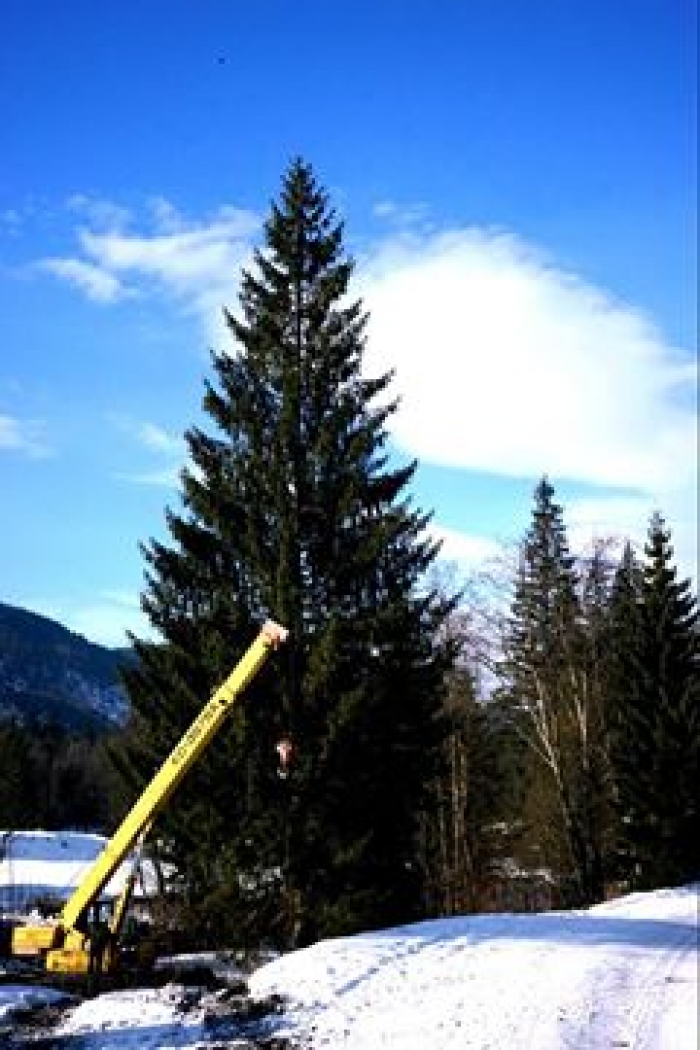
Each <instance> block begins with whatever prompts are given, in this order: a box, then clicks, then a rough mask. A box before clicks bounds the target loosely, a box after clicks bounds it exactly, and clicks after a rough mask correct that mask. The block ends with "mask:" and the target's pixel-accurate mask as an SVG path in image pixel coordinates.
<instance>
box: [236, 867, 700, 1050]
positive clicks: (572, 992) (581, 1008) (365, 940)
mask: <svg viewBox="0 0 700 1050" xmlns="http://www.w3.org/2000/svg"><path fill="white" fill-rule="evenodd" d="M697 981H698V886H693V887H687V888H683V889H677V890H664V891H659V892H657V893H652V894H636V895H634V896H630V897H627V898H623V899H621V900H619V901H615V902H611V903H608V904H605V905H602V906H600V907H597V908H592V909H590V910H589V911H582V912H561V913H543V914H540V915H513V916H509V915H498V916H495V915H483V916H472V917H463V918H456V919H450V920H442V921H436V922H426V923H420V924H418V925H415V926H408V927H405V928H402V929H395V930H384V931H379V932H376V933H369V934H364V935H361V936H358V937H351V938H343V939H338V940H332V941H327V942H323V943H320V944H317V945H314V946H313V947H311V948H308V949H305V950H304V951H301V952H295V953H292V954H289V955H287V956H284V957H282V958H280V959H279V960H277V961H276V962H273V963H271V964H270V965H268V966H266V967H264V968H263V969H261V970H259V971H258V972H257V973H255V974H254V975H253V976H252V978H251V981H250V987H251V991H252V992H253V994H255V995H259V996H267V995H270V994H273V993H275V994H279V995H282V996H284V997H285V998H286V999H287V1000H288V1003H289V1007H288V1011H287V1013H286V1015H285V1020H284V1022H283V1025H282V1026H281V1028H280V1030H279V1034H286V1035H289V1036H301V1035H302V1034H303V1035H305V1036H306V1037H307V1039H309V1040H310V1041H309V1042H308V1043H307V1042H305V1043H304V1046H305V1047H307V1046H308V1047H309V1048H320V1047H326V1048H329V1047H342V1048H344V1050H379V1048H380V1047H381V1048H382V1050H387V1048H395V1050H399V1048H400V1050H466V1048H468V1047H479V1048H493V1050H500V1048H504V1047H507V1048H508V1050H519V1048H522V1050H526V1048H527V1050H533V1048H536V1050H561V1047H564V1046H567V1047H575V1048H577V1050H578V1048H582V1047H586V1048H587V1050H603V1048H605V1050H609V1048H610V1047H611V1046H620V1047H622V1046H628V1047H634V1048H636V1050H660V1048H663V1050H696V1048H697V1017H698V1012H697V1011H698V990H697Z"/></svg>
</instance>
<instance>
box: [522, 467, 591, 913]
mask: <svg viewBox="0 0 700 1050" xmlns="http://www.w3.org/2000/svg"><path fill="white" fill-rule="evenodd" d="M597 571H598V570H597V569H596V573H597ZM598 586H599V581H598V580H597V579H596V577H595V576H590V574H589V587H588V588H587V607H584V605H583V603H582V600H581V596H580V593H579V592H580V590H581V581H580V579H579V576H578V573H577V571H576V568H575V565H574V559H573V558H572V556H571V554H570V552H569V546H568V540H567V536H566V529H565V525H564V521H563V513H562V508H561V506H560V505H559V504H558V503H556V502H555V500H554V489H553V487H552V485H551V484H550V483H549V481H548V480H547V479H546V478H543V479H542V480H541V481H540V483H539V484H538V486H537V488H536V490H535V507H534V511H533V521H532V525H531V527H530V529H529V531H528V533H527V535H526V537H525V540H524V543H523V544H522V548H521V559H520V566H519V570H518V576H517V579H516V584H515V592H514V599H513V604H512V611H511V618H510V624H509V627H508V630H507V637H506V644H505V653H506V662H505V666H504V676H505V683H506V695H507V697H508V700H509V703H510V706H511V709H512V712H513V719H514V722H515V724H516V725H517V726H518V727H519V730H520V732H521V733H522V734H523V736H524V738H525V739H526V741H527V742H528V744H529V749H530V753H531V755H532V758H533V761H534V763H535V764H534V767H533V769H532V773H531V776H532V782H533V783H534V784H535V785H537V782H538V780H541V773H542V771H544V772H545V774H546V777H547V779H546V781H545V782H544V783H543V784H540V785H539V786H538V789H537V790H538V793H539V792H541V791H542V789H543V788H544V790H545V806H544V810H543V811H545V812H548V813H549V814H550V815H552V816H555V817H558V821H557V824H558V828H557V830H558V837H559V840H560V841H561V843H562V846H563V857H565V858H568V859H567V860H565V861H562V860H561V859H560V858H559V857H557V853H558V850H557V849H556V847H554V848H553V847H550V860H551V863H552V866H553V867H555V868H556V867H559V865H562V867H561V868H560V870H559V871H558V872H557V874H559V875H560V876H565V877H566V878H567V880H568V883H569V886H570V894H571V900H572V902H573V903H591V902H593V901H596V900H600V899H601V898H602V896H603V891H604V887H603V877H604V873H603V844H602V838H603V826H602V815H601V809H602V800H603V794H604V788H603V779H604V775H603V753H604V749H603V728H602V716H601V705H602V696H601V689H600V683H599V682H598V679H597V667H596V661H595V645H594V643H593V639H596V640H597V631H596V632H595V633H594V634H592V635H589V632H588V624H587V622H586V615H585V614H586V611H590V608H591V607H592V606H591V603H592V597H591V593H592V592H595V589H596V588H597V587H598ZM593 605H594V606H595V607H596V608H597V601H596V602H595V603H593ZM546 794H549V799H547V798H546ZM540 808H542V804H541V803H540ZM551 830H552V829H551V828H545V829H542V831H543V834H542V840H543V841H545V838H547V837H549V838H551ZM535 834H537V832H535Z"/></svg>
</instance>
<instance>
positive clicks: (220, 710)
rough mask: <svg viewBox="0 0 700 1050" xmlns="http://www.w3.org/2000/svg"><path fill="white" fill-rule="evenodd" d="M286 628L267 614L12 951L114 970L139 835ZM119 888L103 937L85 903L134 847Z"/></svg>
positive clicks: (61, 967) (53, 966) (18, 933)
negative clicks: (94, 851) (81, 867)
mask: <svg viewBox="0 0 700 1050" xmlns="http://www.w3.org/2000/svg"><path fill="white" fill-rule="evenodd" d="M286 637H287V631H286V630H285V629H284V627H281V626H280V625H279V624H277V623H274V622H273V621H271V620H268V621H267V622H266V623H264V624H263V626H262V628H261V629H260V632H259V634H258V636H257V638H256V639H255V640H254V641H253V643H252V644H251V645H250V647H249V648H248V649H247V651H246V652H245V653H244V655H243V656H242V657H241V659H240V660H239V662H238V663H237V664H236V666H235V667H234V669H233V671H232V672H231V674H230V675H229V676H228V678H227V679H226V680H225V681H224V682H223V684H222V685H220V686H219V688H218V689H217V690H216V691H215V692H214V694H213V695H212V697H211V698H210V700H209V702H208V703H207V704H206V706H205V707H203V708H202V710H201V711H200V713H199V715H198V716H197V718H196V719H195V720H194V722H193V723H192V725H191V726H190V727H189V729H188V730H187V731H186V732H185V734H184V735H183V736H182V738H181V739H180V741H179V742H178V743H177V745H176V746H175V747H174V748H173V750H172V751H171V752H170V755H169V756H168V757H167V758H166V760H165V761H164V762H163V764H162V766H161V767H160V769H159V770H158V772H157V773H156V774H155V776H154V777H153V779H152V780H151V782H150V783H149V784H148V785H147V786H146V788H145V789H144V791H143V792H142V794H141V795H140V797H139V798H138V800H137V801H136V803H135V804H134V805H133V806H132V808H131V809H130V811H129V812H128V813H127V815H126V816H125V818H124V820H123V821H122V823H121V824H120V825H119V827H118V828H117V830H116V831H115V832H114V834H113V835H112V837H111V839H109V841H108V842H107V844H106V845H105V847H104V849H103V850H102V852H101V853H100V855H99V856H98V857H97V859H96V860H95V862H94V863H93V865H92V866H91V867H90V868H89V869H88V871H87V873H86V874H85V876H84V877H83V879H82V880H81V882H80V883H79V885H78V886H77V887H76V889H75V891H74V892H73V894H72V895H71V897H70V898H69V899H68V900H67V902H66V904H65V906H64V908H63V910H62V912H61V914H60V915H59V916H58V918H57V919H55V920H52V921H49V922H46V923H43V924H40V925H39V924H37V925H19V926H15V927H14V929H13V930H12V936H11V953H12V955H13V956H31V957H37V956H39V957H41V958H42V959H43V960H44V965H45V968H46V970H47V971H48V972H49V973H53V974H57V975H58V974H67V975H76V976H80V975H87V974H89V973H91V972H93V971H94V969H98V970H99V971H100V972H101V973H109V972H113V971H114V970H115V968H116V966H117V963H118V956H119V952H118V935H119V932H120V926H121V923H122V922H123V918H124V914H125V912H126V905H127V900H128V896H129V894H130V892H131V889H132V888H133V884H134V881H135V879H136V877H137V873H138V866H139V863H140V855H141V850H142V848H143V840H144V838H145V836H146V834H147V833H148V831H149V829H150V827H151V825H152V823H153V821H154V820H155V818H156V816H157V814H158V813H159V812H160V810H161V809H162V808H163V806H164V805H165V804H166V802H167V801H168V799H169V798H170V796H171V795H172V793H173V792H174V791H175V789H176V788H177V786H178V784H179V783H180V782H181V780H182V779H183V777H184V776H185V774H186V773H187V771H188V770H189V769H190V768H191V767H192V765H193V764H194V763H195V762H196V760H197V759H198V758H199V756H200V755H201V754H202V752H203V751H204V749H205V748H206V747H207V745H208V744H209V742H210V741H211V740H212V738H213V737H214V735H215V734H216V733H217V731H218V729H219V727H220V726H221V724H222V722H223V721H224V719H225V718H226V716H227V715H228V713H229V711H230V710H231V708H232V707H233V705H234V703H235V701H236V698H237V697H238V695H239V694H240V693H241V692H242V691H243V689H245V687H246V686H247V685H248V683H249V682H250V681H251V679H252V678H253V677H254V676H255V675H256V674H257V672H258V671H259V670H260V668H261V667H262V665H263V664H264V663H265V661H266V659H267V657H268V655H269V654H270V652H271V651H272V650H274V649H277V648H278V646H279V645H280V644H281V643H282V642H284V641H285V639H286ZM134 847H135V852H134V857H133V860H132V865H131V868H130V872H129V875H128V877H127V879H126V883H125V886H124V890H123V891H122V894H121V895H120V897H119V899H118V900H117V902H116V905H115V908H114V911H113V915H112V920H111V923H110V924H109V925H108V928H107V930H106V931H104V930H103V933H104V932H106V934H107V935H106V936H103V935H102V934H100V935H99V940H98V934H97V933H96V931H95V929H94V928H93V929H91V928H90V924H89V922H88V916H89V911H90V909H91V908H92V907H93V906H94V905H95V904H96V902H97V901H98V900H99V897H100V894H101V892H102V890H103V888H104V887H105V885H106V884H107V882H109V880H110V878H111V877H112V875H113V874H114V872H115V871H116V869H117V868H118V867H119V865H120V864H121V863H122V862H123V861H124V860H125V859H126V857H127V856H128V855H129V853H130V851H132V850H134Z"/></svg>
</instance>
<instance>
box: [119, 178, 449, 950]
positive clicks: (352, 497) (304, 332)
mask: <svg viewBox="0 0 700 1050" xmlns="http://www.w3.org/2000/svg"><path fill="white" fill-rule="evenodd" d="M352 265H353V264H352V262H351V261H350V260H349V259H348V258H347V256H346V255H345V253H344V249H343V227H342V224H341V223H340V222H339V221H338V219H337V217H336V214H335V212H334V211H333V209H332V208H331V207H330V206H329V202H328V198H327V196H326V194H325V193H324V191H323V190H322V189H321V188H320V187H319V185H318V183H317V181H316V179H315V176H314V174H313V172H312V170H311V168H310V167H309V165H307V164H306V163H304V162H303V161H301V160H297V161H295V162H294V163H293V164H292V165H291V166H290V168H289V170H288V171H287V173H286V176H285V178H284V180H283V186H282V192H281V196H280V198H279V201H278V202H276V203H274V204H273V205H272V210H271V215H270V217H269V219H268V221H267V223H266V225H265V245H264V247H263V249H262V250H259V251H257V252H256V254H255V260H254V267H253V268H251V269H250V270H248V271H246V272H244V273H243V276H242V283H241V292H240V304H239V309H238V311H237V312H236V313H233V312H228V311H227V312H226V321H227V324H228V327H229V329H230V332H231V334H232V336H233V343H232V346H231V348H230V351H220V352H216V353H215V354H214V355H213V367H214V372H215V377H214V381H213V382H210V383H207V385H206V392H205V397H204V408H205V410H206V412H207V413H208V415H209V416H210V418H211V420H212V421H213V423H214V424H215V433H213V434H210V433H207V432H205V431H204V430H203V429H200V428H193V429H191V430H190V431H189V432H188V434H187V441H188V446H189V452H190V456H191V460H192V463H191V465H190V466H188V467H187V468H186V469H185V471H184V472H183V503H184V507H183V509H182V511H180V512H174V511H172V510H171V511H168V516H167V523H168V528H169V531H170V534H171V541H172V542H171V543H170V545H166V544H162V543H159V542H156V541H154V540H152V541H151V542H150V543H149V544H148V546H146V547H145V548H144V555H145V558H146V562H147V567H148V570H147V589H146V592H145V595H144V598H143V605H144V608H145V610H146V612H147V613H148V615H149V617H150V619H151V621H152V624H153V626H154V628H155V629H156V630H157V632H158V633H159V635H160V640H159V641H158V642H152V643H149V642H145V641H140V642H138V643H137V649H138V652H139V655H140V657H141V659H140V664H139V667H138V668H137V669H136V670H134V671H133V672H132V673H131V674H130V675H129V677H128V686H129V693H130V697H131V700H132V704H133V707H134V710H135V712H136V716H135V731H134V734H133V737H132V748H131V753H130V755H129V762H128V768H127V763H123V772H124V773H125V775H128V774H129V771H130V773H131V776H132V778H133V779H134V781H138V780H140V779H142V778H143V777H144V776H145V773H146V769H147V768H151V767H152V764H153V761H154V759H155V758H156V757H160V756H162V754H163V753H164V752H165V751H166V749H167V748H168V747H169V746H171V745H172V743H173V740H174V739H177V737H178V736H179V734H180V733H181V732H182V731H183V729H184V728H185V726H186V725H187V724H188V722H189V720H190V719H191V718H192V716H193V714H194V712H195V711H196V710H197V709H198V708H199V707H200V706H201V704H202V702H203V700H204V699H205V698H206V696H207V694H208V693H209V691H210V690H211V689H212V687H213V686H214V685H215V684H216V683H217V682H218V681H219V680H220V679H221V678H222V677H223V676H224V675H225V674H226V673H227V672H228V670H229V669H230V665H231V662H232V660H233V659H234V658H235V656H236V655H237V653H238V651H239V650H240V649H241V648H242V646H243V645H244V644H245V642H246V641H247V640H248V639H249V638H250V636H251V635H252V633H253V632H254V629H255V625H256V624H257V623H259V622H260V621H261V620H262V619H263V618H264V617H265V616H267V615H272V616H273V617H274V618H275V619H278V620H279V621H280V622H281V623H283V624H284V625H285V626H286V627H287V628H288V629H289V630H290V640H289V643H288V644H287V645H286V646H285V647H283V650H281V652H280V654H278V658H277V659H276V662H275V665H274V667H273V668H268V669H267V670H266V672H265V673H264V674H263V676H262V677H261V679H260V680H259V681H257V682H255V683H253V685H252V687H251V688H250V690H249V691H248V692H247V693H246V695H245V697H244V698H243V699H242V702H241V704H240V705H239V707H238V709H237V711H236V712H235V713H234V714H233V717H232V722H231V725H230V727H229V728H228V730H226V731H224V732H223V733H222V734H221V739H218V740H217V741H215V742H214V744H213V746H212V747H211V749H210V751H209V752H208V753H207V755H206V756H205V758H204V759H203V760H202V761H201V762H200V763H199V764H198V766H197V768H196V769H195V770H194V771H193V773H192V775H191V776H190V778H189V780H188V782H187V784H186V786H185V788H184V790H181V791H180V792H179V794H178V796H177V797H176V799H175V800H174V802H173V803H172V804H171V806H170V807H169V808H168V811H167V813H166V815H165V821H164V828H165V831H166V832H167V836H166V837H167V841H168V842H169V844H170V851H171V855H172V858H173V859H174V860H175V861H176V863H177V864H178V867H179V869H180V870H181V871H183V872H184V873H185V881H186V888H187V890H188V891H189V894H190V898H189V899H190V903H191V912H193V913H194V912H195V911H197V913H198V914H200V915H201V922H200V927H199V930H198V932H199V933H200V934H201V933H202V932H204V933H205V934H206V933H207V930H209V929H210V923H211V915H213V914H215V913H217V914H218V915H219V919H218V926H217V932H218V936H219V937H223V936H225V935H226V933H227V932H229V931H226V930H225V927H224V925H223V923H222V919H221V915H222V913H223V911H224V909H223V908H222V903H223V902H224V900H225V902H226V909H225V914H226V915H228V916H230V917H231V925H232V927H233V929H232V930H231V931H230V932H231V934H233V935H237V936H238V937H240V936H241V935H242V933H246V934H247V936H248V937H249V938H250V939H256V938H258V937H260V936H261V935H267V936H272V937H275V936H276V937H277V938H278V939H279V940H285V939H286V940H287V941H289V940H293V941H297V942H299V941H306V940H310V939H312V938H314V937H315V936H317V935H321V934H330V933H338V932H345V931H350V930H356V929H359V928H362V927H367V926H370V925H380V924H386V923H391V922H395V921H398V920H408V919H411V918H414V917H416V915H418V914H419V910H420V902H421V899H422V887H421V885H420V866H419V864H418V863H417V857H418V844H417V838H416V832H417V826H416V822H417V817H418V813H419V810H420V808H421V804H422V801H423V798H424V794H425V790H426V786H427V784H428V783H429V781H430V780H431V778H432V777H433V776H434V775H435V772H436V764H437V763H438V761H439V756H440V753H441V739H442V733H443V728H442V726H441V722H440V718H439V712H440V709H441V690H442V682H443V678H444V674H445V671H446V669H447V668H448V667H449V666H450V663H451V661H452V655H453V654H452V649H451V646H450V644H449V643H448V642H446V641H444V640H442V641H441V640H440V639H441V637H443V636H442V635H441V633H440V628H441V625H442V624H443V622H444V619H445V617H446V615H447V614H448V612H449V609H450V607H451V602H450V601H449V600H447V601H445V600H443V599H442V598H440V597H438V595H437V594H436V593H434V592H432V591H431V590H430V589H428V588H426V587H425V586H421V581H422V579H423V574H424V572H425V570H426V569H427V568H428V566H429V565H430V564H431V563H432V561H433V559H434V558H435V556H436V553H437V548H436V546H435V544H433V543H432V542H431V541H430V540H429V539H427V538H426V534H425V528H426V525H427V524H428V521H429V516H428V515H426V514H424V513H422V512H421V511H419V510H417V509H415V508H413V506H412V505H411V501H410V498H409V496H408V493H407V487H408V485H409V483H410V481H411V479H412V477H413V474H414V471H415V464H414V463H411V464H409V465H406V466H403V467H399V468H392V467H390V465H389V459H388V455H387V451H386V447H385V446H386V441H387V432H386V423H387V420H388V419H389V417H390V415H391V414H392V413H393V412H394V410H395V407H396V403H395V402H394V401H392V400H391V399H390V398H389V397H388V390H389V386H390V382H391V378H392V377H391V374H385V375H382V376H379V377H377V378H374V379H369V378H366V377H365V376H364V375H363V373H362V369H361V366H362V358H363V349H364V341H365V327H366V320H367V318H366V315H365V313H364V312H363V309H362V304H361V303H360V302H357V301H355V302H352V301H350V300H349V298H348V286H349V281H350V277H351V273H352ZM281 739H285V740H288V741H289V742H290V743H291V745H292V749H293V750H292V754H291V761H290V763H289V766H288V769H287V770H285V773H287V776H286V777H284V778H281V777H280V776H279V775H278V770H277V763H276V758H277V756H276V754H275V746H276V743H277V742H279V741H280V740H281ZM207 902H209V903H210V905H211V907H210V908H209V909H208V907H207ZM208 910H209V912H210V913H211V914H208V913H207V912H208ZM208 924H209V925H208ZM212 936H213V934H212Z"/></svg>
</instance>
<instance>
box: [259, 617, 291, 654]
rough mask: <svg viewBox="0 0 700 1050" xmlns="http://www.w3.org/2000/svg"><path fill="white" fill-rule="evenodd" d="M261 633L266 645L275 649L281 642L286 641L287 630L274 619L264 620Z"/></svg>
mask: <svg viewBox="0 0 700 1050" xmlns="http://www.w3.org/2000/svg"><path fill="white" fill-rule="evenodd" d="M262 634H263V636H264V638H265V641H266V642H267V643H268V645H271V646H272V648H273V649H276V648H277V647H278V646H279V645H281V644H282V642H286V640H287V637H288V635H289V631H288V630H287V629H286V627H282V626H281V624H279V623H275V621H274V620H266V621H265V623H264V624H263V625H262Z"/></svg>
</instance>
